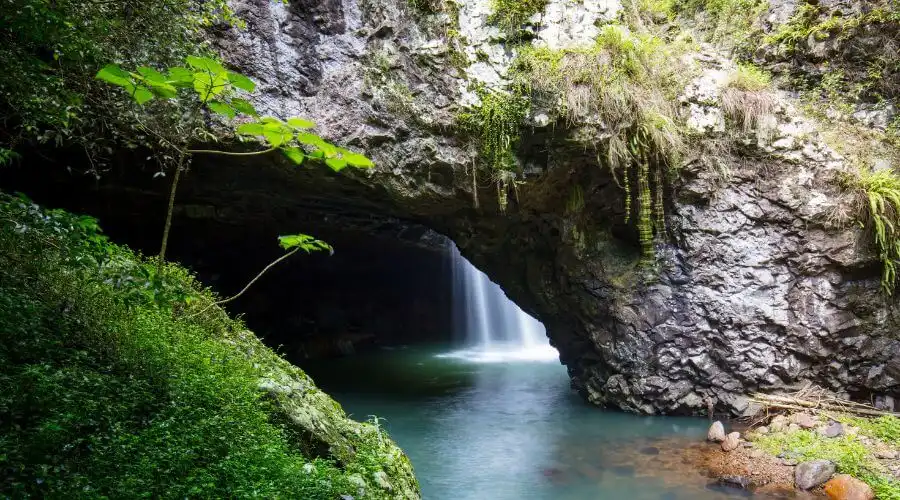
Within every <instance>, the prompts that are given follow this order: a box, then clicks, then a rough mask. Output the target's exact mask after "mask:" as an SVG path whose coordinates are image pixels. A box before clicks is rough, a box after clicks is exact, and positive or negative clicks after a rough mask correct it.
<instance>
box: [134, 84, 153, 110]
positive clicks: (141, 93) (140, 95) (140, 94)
mask: <svg viewBox="0 0 900 500" xmlns="http://www.w3.org/2000/svg"><path fill="white" fill-rule="evenodd" d="M131 96H132V97H134V100H135V101H137V103H138V104H141V105H143V104H144V103H146V102H148V101H150V100H151V99H153V92H150V89H148V88H147V87H141V86H139V87H137V88H135V89H134V92H132V94H131Z"/></svg>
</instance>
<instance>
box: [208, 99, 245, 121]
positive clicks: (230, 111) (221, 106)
mask: <svg viewBox="0 0 900 500" xmlns="http://www.w3.org/2000/svg"><path fill="white" fill-rule="evenodd" d="M206 105H207V106H208V107H209V110H210V111H212V112H213V113H218V114H220V115H224V116H227V117H228V118H234V117H235V116H236V115H237V112H235V110H234V108H232V107H231V106H229V105H228V104H226V103H224V102H222V101H209V102H207V103H206Z"/></svg>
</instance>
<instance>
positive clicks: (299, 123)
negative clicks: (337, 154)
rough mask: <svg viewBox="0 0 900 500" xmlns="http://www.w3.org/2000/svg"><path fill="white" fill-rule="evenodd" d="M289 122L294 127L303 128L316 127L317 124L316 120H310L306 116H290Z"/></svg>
mask: <svg viewBox="0 0 900 500" xmlns="http://www.w3.org/2000/svg"><path fill="white" fill-rule="evenodd" d="M287 123H288V125H290V126H292V127H294V128H301V129H302V128H315V126H316V123H315V122H312V121H309V120H307V119H305V118H299V117H294V118H288V120H287Z"/></svg>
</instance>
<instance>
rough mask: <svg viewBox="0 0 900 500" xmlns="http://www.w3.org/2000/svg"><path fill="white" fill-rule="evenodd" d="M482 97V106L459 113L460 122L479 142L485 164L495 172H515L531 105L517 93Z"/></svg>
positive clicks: (483, 94)
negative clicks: (523, 127) (518, 147)
mask: <svg viewBox="0 0 900 500" xmlns="http://www.w3.org/2000/svg"><path fill="white" fill-rule="evenodd" d="M479 94H480V97H481V105H480V106H479V107H477V108H475V109H472V110H468V111H465V112H463V113H460V115H459V116H458V120H459V122H460V124H461V125H462V127H463V129H464V130H466V131H468V132H469V133H470V134H472V135H473V136H474V137H475V138H476V139H477V140H478V143H479V150H480V152H481V155H482V160H483V162H484V163H485V164H486V165H488V166H489V167H490V168H491V169H492V170H506V171H512V170H515V169H516V159H515V154H514V149H515V147H516V146H517V145H518V143H519V138H520V129H521V127H522V124H523V123H524V121H525V117H526V116H527V115H528V109H529V106H530V103H529V101H528V99H526V98H524V97H522V96H521V95H518V94H507V93H501V92H495V91H489V90H482V91H480V92H479Z"/></svg>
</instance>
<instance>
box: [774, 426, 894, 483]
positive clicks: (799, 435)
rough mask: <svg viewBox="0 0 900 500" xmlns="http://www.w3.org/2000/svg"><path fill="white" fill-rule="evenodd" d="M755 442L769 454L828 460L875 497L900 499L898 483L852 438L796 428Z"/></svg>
mask: <svg viewBox="0 0 900 500" xmlns="http://www.w3.org/2000/svg"><path fill="white" fill-rule="evenodd" d="M756 445H757V446H759V447H760V449H762V450H764V451H766V452H768V453H770V454H772V455H779V454H781V453H789V454H793V455H794V456H795V457H797V459H798V460H800V461H806V460H829V461H831V462H833V463H834V464H835V466H836V467H837V470H838V472H840V473H842V474H850V475H851V476H854V477H857V478H859V479H861V480H862V481H864V482H866V483H867V484H869V486H871V487H872V488H873V489H874V490H875V493H876V495H877V498H879V499H890V500H898V499H900V483H898V482H897V481H896V480H893V479H891V478H890V477H889V476H888V475H887V474H888V473H887V472H886V471H884V470H881V468H880V467H879V465H878V464H877V462H876V461H875V459H874V458H873V457H872V456H871V455H870V454H869V450H868V449H867V448H866V447H865V445H863V444H862V443H861V442H860V441H859V440H858V439H856V438H854V437H851V436H840V437H837V438H826V437H824V436H821V435H820V434H818V433H816V432H811V431H806V430H800V431H796V432H790V433H775V434H770V435H765V436H762V437H760V438H759V439H758V440H757V441H756Z"/></svg>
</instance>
